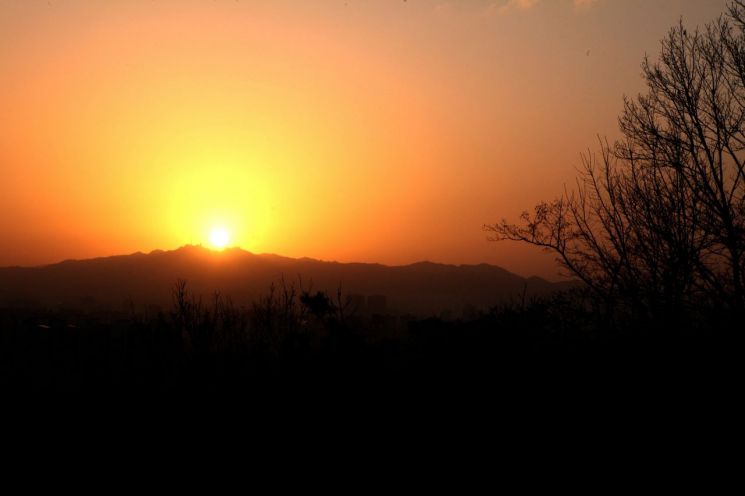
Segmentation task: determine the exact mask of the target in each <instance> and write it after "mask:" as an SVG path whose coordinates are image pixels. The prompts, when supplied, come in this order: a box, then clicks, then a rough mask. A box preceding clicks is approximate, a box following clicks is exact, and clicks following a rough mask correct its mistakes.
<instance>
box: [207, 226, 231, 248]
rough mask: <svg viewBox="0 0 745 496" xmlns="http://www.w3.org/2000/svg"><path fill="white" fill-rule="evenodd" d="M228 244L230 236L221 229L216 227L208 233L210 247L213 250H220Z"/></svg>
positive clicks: (225, 230)
mask: <svg viewBox="0 0 745 496" xmlns="http://www.w3.org/2000/svg"><path fill="white" fill-rule="evenodd" d="M228 243H230V234H229V233H228V231H227V229H225V228H223V227H216V228H214V229H213V230H212V231H211V232H210V245H212V247H213V248H216V249H218V250H222V249H223V248H225V247H226V246H228Z"/></svg>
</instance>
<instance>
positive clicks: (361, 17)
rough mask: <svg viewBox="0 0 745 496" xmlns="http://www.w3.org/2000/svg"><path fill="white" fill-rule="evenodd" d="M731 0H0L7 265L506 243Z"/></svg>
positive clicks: (501, 256)
mask: <svg viewBox="0 0 745 496" xmlns="http://www.w3.org/2000/svg"><path fill="white" fill-rule="evenodd" d="M724 6H725V2H724V0H722V1H718V0H711V1H697V0H685V1H684V0H680V1H666V0H659V1H642V0H631V1H621V0H597V1H594V2H591V1H587V0H585V1H576V0H555V1H548V0H544V1H526V0H521V1H514V0H511V1H503V2H494V1H486V0H484V1H482V0H472V1H461V2H456V1H437V0H432V1H427V0H421V1H416V0H409V1H407V2H401V1H380V2H363V1H354V0H346V1H344V0H340V1H331V0H325V1H312V2H300V1H289V0H280V1H247V0H241V1H239V2H236V1H234V0H229V1H228V0H225V1H221V0H212V1H210V0H204V1H199V0H186V1H157V0H134V1H127V2H125V1H110V2H88V1H51V2H46V1H12V0H0V211H2V212H3V214H2V216H0V233H2V234H0V265H15V264H20V265H30V264H40V263H48V262H54V261H58V260H61V259H65V258H85V257H92V256H102V255H111V254H119V253H129V252H134V251H150V250H153V249H158V248H159V249H170V248H175V247H177V246H181V245H183V244H187V243H207V242H208V239H209V233H210V232H211V230H212V229H214V228H216V227H222V228H225V229H226V230H227V231H228V232H229V233H230V236H231V243H232V244H235V245H238V246H241V247H242V248H244V249H247V250H250V251H254V252H270V253H278V254H282V255H286V256H293V257H300V256H309V257H313V258H320V259H327V260H329V259H333V260H340V261H374V262H381V263H388V264H402V263H409V262H415V261H418V260H423V259H427V260H434V261H440V262H448V263H477V262H489V263H495V264H498V265H501V266H503V267H505V268H507V269H509V270H513V271H515V272H517V273H520V274H523V275H530V274H537V275H542V276H546V277H549V278H555V276H556V270H555V269H554V268H553V264H552V262H551V257H550V256H546V255H544V254H541V253H539V252H538V251H537V250H533V249H528V248H526V247H524V246H520V245H515V244H508V243H499V244H493V243H488V242H487V241H486V235H485V234H484V233H483V232H482V231H481V225H482V224H484V223H490V222H494V221H497V220H499V219H500V218H502V217H507V218H515V219H516V217H517V215H518V214H519V213H520V212H521V211H522V210H524V209H529V208H531V207H532V206H533V205H534V204H535V203H536V202H537V201H539V200H542V199H550V198H551V197H552V196H554V195H555V194H558V193H560V192H561V190H562V188H563V184H564V183H567V182H571V181H572V178H573V171H574V169H573V167H574V166H576V165H577V162H578V156H579V153H580V152H582V151H583V150H585V149H586V148H587V147H593V146H594V143H595V139H596V138H595V137H596V135H597V134H598V133H599V134H601V135H608V136H610V137H612V136H613V134H614V133H615V130H616V120H615V119H616V116H617V115H618V113H619V111H620V109H621V98H622V95H623V94H624V93H628V94H634V93H636V92H638V91H640V90H641V89H642V85H641V80H640V77H639V73H640V69H639V64H640V63H641V59H642V57H643V55H644V53H645V52H648V53H650V55H653V54H654V53H655V52H656V49H657V43H658V40H659V39H661V38H662V37H663V36H664V34H665V32H666V31H667V29H668V28H669V27H670V26H671V25H673V24H674V23H676V22H677V20H678V19H679V18H680V17H681V16H682V17H683V18H684V21H685V22H686V23H687V24H689V25H695V24H700V23H703V22H706V21H708V20H711V19H712V18H714V17H716V16H717V15H718V14H719V13H720V12H722V11H723V10H724Z"/></svg>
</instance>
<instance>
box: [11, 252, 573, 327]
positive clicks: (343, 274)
mask: <svg viewBox="0 0 745 496" xmlns="http://www.w3.org/2000/svg"><path fill="white" fill-rule="evenodd" d="M282 278H284V280H285V281H287V282H288V283H289V282H294V283H295V284H296V285H297V283H298V278H300V279H301V280H302V285H303V288H304V289H307V288H308V287H309V286H310V285H311V284H312V288H313V290H324V291H328V292H330V293H331V294H332V295H336V290H337V287H339V285H341V288H342V292H343V293H344V294H345V295H347V294H354V295H358V296H356V298H357V299H360V298H362V301H365V300H364V298H366V297H369V296H370V295H384V296H385V306H386V308H387V311H391V312H406V313H413V314H416V315H433V314H435V315H436V314H440V312H442V311H450V312H451V313H452V314H453V315H454V316H456V317H457V316H460V315H461V313H462V311H463V309H464V308H466V307H470V308H474V307H475V308H477V309H486V308H489V307H491V306H493V305H495V304H498V303H500V302H504V301H505V300H508V299H510V298H520V297H521V296H522V295H523V292H524V291H525V292H526V294H527V295H529V296H531V295H545V294H549V293H551V292H553V291H556V290H559V289H565V288H567V287H569V286H570V285H571V284H572V283H551V282H548V281H546V280H544V279H541V278H537V277H531V278H528V279H525V278H523V277H520V276H518V275H516V274H513V273H511V272H508V271H507V270H505V269H502V268H500V267H497V266H494V265H488V264H479V265H457V266H456V265H445V264H438V263H431V262H419V263H414V264H411V265H402V266H386V265H380V264H367V263H339V262H325V261H320V260H313V259H309V258H299V259H294V258H287V257H281V256H278V255H256V254H253V253H250V252H247V251H245V250H241V249H239V248H233V249H228V250H225V251H222V252H214V251H211V250H208V249H206V248H203V247H201V246H184V247H182V248H179V249H177V250H173V251H161V250H156V251H153V252H151V253H149V254H144V253H139V252H138V253H134V254H131V255H122V256H113V257H105V258H94V259H88V260H68V261H64V262H61V263H57V264H52V265H45V266H39V267H6V268H0V305H5V306H8V305H10V306H16V305H24V306H26V305H30V306H37V305H41V306H50V307H59V306H67V307H71V308H86V309H121V308H123V305H124V303H125V302H126V301H129V300H131V301H132V302H133V303H134V304H135V305H136V306H138V307H140V306H143V305H160V306H163V307H166V306H168V305H170V304H171V290H172V288H173V286H174V284H175V282H176V281H177V280H178V279H186V280H187V281H188V286H189V288H190V289H191V290H192V291H193V292H195V293H196V294H201V295H202V296H203V297H204V298H209V297H210V296H211V295H212V294H213V293H214V291H219V292H220V293H221V294H222V295H225V296H230V298H232V300H233V302H234V303H236V304H238V305H247V304H250V303H251V302H252V301H254V300H256V299H257V298H258V297H260V296H262V295H265V294H266V293H267V292H268V290H269V287H270V285H271V284H272V283H274V284H275V285H277V284H278V283H280V281H281V279H282ZM376 302H377V303H380V298H378V299H377V300H376Z"/></svg>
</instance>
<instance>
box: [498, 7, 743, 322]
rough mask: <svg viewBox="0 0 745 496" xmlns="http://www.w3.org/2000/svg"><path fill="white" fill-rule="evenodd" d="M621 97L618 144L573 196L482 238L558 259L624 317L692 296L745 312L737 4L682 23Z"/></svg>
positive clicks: (591, 158)
mask: <svg viewBox="0 0 745 496" xmlns="http://www.w3.org/2000/svg"><path fill="white" fill-rule="evenodd" d="M642 70H643V77H644V80H645V82H646V85H647V91H646V93H644V94H641V95H638V96H637V97H635V98H624V110H623V113H622V114H621V116H620V117H619V127H620V131H621V133H622V136H623V137H622V139H620V140H619V141H618V142H616V143H614V144H613V145H610V144H608V143H607V142H605V141H602V140H601V141H600V151H599V152H598V153H591V152H588V153H586V154H584V155H583V156H582V167H581V168H580V171H579V177H578V179H577V184H576V186H575V188H572V189H566V190H565V191H564V194H563V195H562V196H560V197H559V198H558V199H556V200H554V201H553V202H551V203H545V202H544V203H541V204H539V205H538V206H536V208H535V210H534V212H533V213H532V214H530V213H527V212H526V213H524V214H523V215H522V223H520V224H512V223H508V222H506V221H504V220H503V221H502V222H500V223H497V224H492V225H486V226H484V228H485V229H486V230H487V231H489V232H491V233H492V236H491V238H490V239H493V240H518V241H523V242H528V243H531V244H534V245H538V246H541V247H544V248H546V249H548V250H551V251H553V252H554V253H556V254H557V258H558V261H559V263H560V264H561V266H563V267H564V269H566V270H567V272H568V273H569V274H571V275H573V276H575V277H578V278H579V279H581V280H582V281H583V282H584V283H585V284H586V285H587V287H589V288H590V289H591V290H592V291H593V293H594V294H595V295H596V296H599V297H601V298H602V299H603V301H605V302H606V303H608V305H609V307H610V306H613V305H614V304H618V303H620V304H622V305H623V306H624V307H625V308H627V309H631V310H632V311H634V312H645V313H650V312H651V313H655V312H659V311H664V312H666V313H670V312H677V311H678V310H679V309H680V308H681V306H686V305H690V304H692V303H694V302H700V301H702V299H708V300H710V301H716V302H720V303H723V304H726V305H727V306H729V307H730V308H731V309H733V310H735V311H737V312H741V311H742V310H743V307H745V156H743V153H744V150H745V4H743V2H741V1H735V2H733V3H732V4H730V6H729V11H728V14H727V15H723V16H720V18H719V19H717V20H716V21H714V22H712V23H710V24H707V25H706V26H704V28H703V29H700V30H699V29H695V30H693V31H688V30H687V29H686V28H685V26H684V25H683V23H682V22H681V23H680V24H679V25H678V26H676V27H674V28H672V29H671V30H670V31H669V32H668V34H667V36H666V37H665V38H664V39H663V40H662V42H661V50H660V55H659V58H658V59H657V60H656V61H651V60H649V59H648V58H645V60H644V61H643V63H642Z"/></svg>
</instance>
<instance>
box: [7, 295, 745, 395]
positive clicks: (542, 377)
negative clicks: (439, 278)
mask: <svg viewBox="0 0 745 496" xmlns="http://www.w3.org/2000/svg"><path fill="white" fill-rule="evenodd" d="M316 296H318V295H316ZM672 319H675V317H671V319H668V320H667V321H659V320H657V321H645V322H626V323H624V324H623V325H620V324H619V323H618V322H609V321H607V320H604V319H601V318H600V317H598V316H597V315H596V314H594V313H593V312H592V311H588V310H582V311H578V310H577V309H576V307H573V306H571V305H564V304H562V303H561V301H559V300H554V301H551V302H545V301H544V302H533V303H531V304H528V305H519V306H506V307H503V308H498V309H494V310H492V311H491V312H488V313H482V314H479V315H474V316H473V317H472V318H471V319H469V320H462V319H461V320H452V321H445V320H441V319H439V318H429V319H414V318H411V317H408V318H405V317H401V316H382V315H373V316H355V315H344V314H343V313H342V312H339V311H338V308H335V307H333V305H332V304H330V301H329V300H328V299H324V298H323V297H317V298H316V299H315V300H314V299H313V297H308V295H306V297H305V300H304V301H302V302H300V300H297V301H292V302H288V301H285V302H284V303H283V302H282V301H281V299H278V300H276V301H270V300H267V301H264V302H261V303H259V304H254V305H253V306H252V307H251V308H249V309H245V308H241V309H237V308H234V307H233V306H232V305H229V304H225V303H223V302H220V301H215V302H213V303H212V304H210V305H202V304H201V303H197V302H196V301H195V300H189V299H188V298H181V301H175V302H174V308H173V309H172V310H170V311H165V312H162V311H161V312H158V313H155V314H144V313H142V314H141V313H137V312H134V311H132V312H118V313H111V312H103V313H101V312H99V313H91V312H82V311H72V310H67V311H64V310H41V309H17V308H15V309H14V308H5V309H1V310H0V388H2V389H3V390H4V391H6V392H7V391H19V392H27V391H36V392H90V393H120V392H128V393H135V394H138V393H142V392H167V391H173V392H192V391H201V392H231V393H237V394H240V393H241V392H250V391H260V390H262V389H264V388H276V387H282V388H288V389H289V388H302V389H303V390H312V389H314V388H329V387H331V388H338V389H339V390H343V391H350V392H354V391H364V390H367V389H369V388H377V387H380V388H395V389H398V390H406V389H409V390H411V391H420V390H422V389H425V388H428V389H435V390H437V389H442V390H465V389H469V388H472V389H478V390H480V391H482V392H483V393H484V394H487V395H488V394H497V395H498V394H504V393H509V392H517V391H520V392H522V393H523V394H529V393H530V392H531V391H534V392H536V394H539V393H541V392H547V391H550V392H552V393H553V394H561V393H562V392H564V391H565V392H567V393H569V392H572V393H577V392H582V393H588V394H593V392H603V391H604V392H607V391H618V392H626V393H628V392H633V393H635V394H637V393H638V394H646V395H649V396H650V397H659V396H660V395H665V394H689V393H690V394H693V393H694V392H698V393H701V392H705V393H706V394H713V395H716V394H720V393H721V394H728V393H727V390H728V388H730V387H731V384H732V383H733V381H734V380H735V378H736V377H738V376H739V372H738V370H739V365H738V364H739V362H740V350H741V347H740V346H739V338H738V334H739V333H740V332H741V330H738V329H739V327H738V326H737V325H736V323H733V322H732V321H731V319H722V318H716V317H715V316H711V317H705V318H701V317H699V318H698V319H697V321H696V323H695V324H692V323H691V321H690V320H688V321H687V320H686V319H682V318H677V319H676V320H677V321H676V322H673V321H672Z"/></svg>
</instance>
